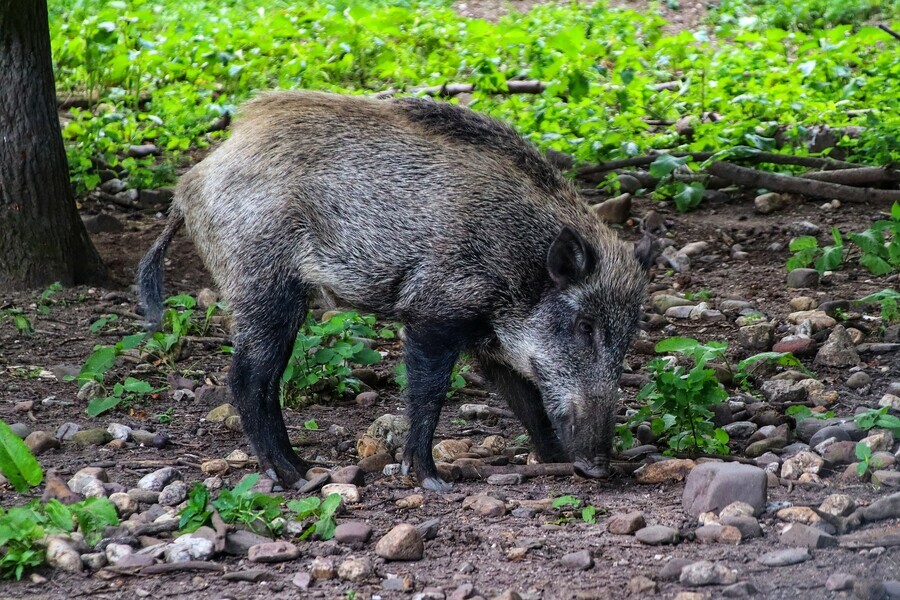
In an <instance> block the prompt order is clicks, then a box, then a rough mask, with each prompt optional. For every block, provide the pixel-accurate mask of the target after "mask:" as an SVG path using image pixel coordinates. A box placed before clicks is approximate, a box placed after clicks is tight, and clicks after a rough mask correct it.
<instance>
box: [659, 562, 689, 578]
mask: <svg viewBox="0 0 900 600" xmlns="http://www.w3.org/2000/svg"><path fill="white" fill-rule="evenodd" d="M695 562H697V561H695V560H693V559H690V558H677V557H676V558H671V559H669V561H668V562H667V563H666V564H665V565H663V568H662V569H660V571H659V575H658V579H660V580H662V581H677V580H678V579H679V578H680V577H681V571H682V570H683V569H684V568H685V567H686V566H688V565H690V564H693V563H695Z"/></svg>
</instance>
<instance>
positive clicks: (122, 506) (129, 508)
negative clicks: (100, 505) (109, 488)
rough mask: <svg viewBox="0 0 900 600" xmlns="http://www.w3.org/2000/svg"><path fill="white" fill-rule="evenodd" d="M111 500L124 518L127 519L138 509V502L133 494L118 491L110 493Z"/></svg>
mask: <svg viewBox="0 0 900 600" xmlns="http://www.w3.org/2000/svg"><path fill="white" fill-rule="evenodd" d="M109 501H110V502H112V503H113V505H114V506H115V507H116V512H117V513H119V516H120V517H122V518H123V519H126V518H128V517H130V516H131V515H133V514H134V513H136V512H137V511H138V502H137V500H135V499H134V498H132V497H131V496H129V495H128V494H126V493H123V492H116V493H114V494H110V495H109Z"/></svg>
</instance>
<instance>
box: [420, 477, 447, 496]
mask: <svg viewBox="0 0 900 600" xmlns="http://www.w3.org/2000/svg"><path fill="white" fill-rule="evenodd" d="M421 483H422V487H423V488H425V489H426V490H431V491H433V492H449V491H450V490H452V489H453V484H450V483H447V482H446V481H442V480H441V479H438V478H437V477H426V478H425V479H423V480H422V482H421Z"/></svg>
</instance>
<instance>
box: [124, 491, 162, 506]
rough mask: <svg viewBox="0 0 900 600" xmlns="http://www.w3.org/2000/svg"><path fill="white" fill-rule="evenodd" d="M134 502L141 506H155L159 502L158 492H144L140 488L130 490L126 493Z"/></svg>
mask: <svg viewBox="0 0 900 600" xmlns="http://www.w3.org/2000/svg"><path fill="white" fill-rule="evenodd" d="M126 493H127V494H128V495H129V496H131V498H132V499H133V500H134V501H135V502H139V503H141V504H156V502H157V500H159V492H154V491H153V490H145V489H141V488H132V489H130V490H128V492H126Z"/></svg>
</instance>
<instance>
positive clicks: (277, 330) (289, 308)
mask: <svg viewBox="0 0 900 600" xmlns="http://www.w3.org/2000/svg"><path fill="white" fill-rule="evenodd" d="M244 283H245V286H244V289H245V290H246V295H245V296H243V297H240V298H232V306H233V309H234V328H235V331H236V332H237V333H236V335H235V336H234V341H235V349H234V360H233V362H232V365H231V373H230V381H229V383H230V384H231V391H232V394H233V395H234V399H235V402H236V403H237V407H238V411H239V412H240V414H241V424H242V425H243V428H244V431H245V432H246V433H247V437H248V438H249V439H250V444H251V445H252V446H253V449H254V451H255V452H256V455H257V460H258V461H259V467H260V470H262V471H264V472H265V473H266V474H267V475H269V476H270V477H272V478H273V479H278V480H279V481H280V482H281V483H282V484H283V485H285V486H286V487H290V486H293V485H294V484H295V483H297V482H298V481H301V480H302V479H303V475H304V474H305V473H306V471H307V469H309V465H308V464H306V462H304V461H303V459H301V458H300V457H299V456H297V454H296V453H295V452H294V450H293V449H292V448H291V443H290V440H289V438H288V432H287V428H286V427H285V425H284V417H283V416H282V414H281V403H280V400H279V391H280V390H279V387H280V386H279V383H280V380H281V375H282V373H283V372H284V368H285V367H286V366H287V363H288V360H289V359H290V356H291V349H292V348H293V344H294V338H295V337H296V334H297V328H298V327H299V326H300V320H301V319H302V318H303V317H304V315H306V301H307V295H308V291H309V290H308V288H307V286H306V285H305V284H304V283H303V282H301V281H298V280H296V279H291V278H287V277H286V278H280V277H279V278H277V280H275V278H273V279H272V280H271V281H266V282H257V284H256V285H254V284H253V283H252V282H244Z"/></svg>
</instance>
